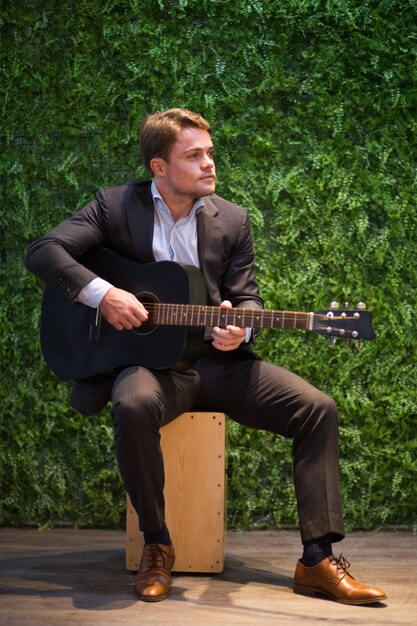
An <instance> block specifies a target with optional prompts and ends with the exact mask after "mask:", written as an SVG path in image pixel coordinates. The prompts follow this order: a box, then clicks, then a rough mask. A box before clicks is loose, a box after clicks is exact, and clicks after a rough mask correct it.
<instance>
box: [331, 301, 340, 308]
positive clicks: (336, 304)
mask: <svg viewBox="0 0 417 626" xmlns="http://www.w3.org/2000/svg"><path fill="white" fill-rule="evenodd" d="M330 308H331V309H338V308H339V303H338V302H337V300H332V301H331V302H330Z"/></svg>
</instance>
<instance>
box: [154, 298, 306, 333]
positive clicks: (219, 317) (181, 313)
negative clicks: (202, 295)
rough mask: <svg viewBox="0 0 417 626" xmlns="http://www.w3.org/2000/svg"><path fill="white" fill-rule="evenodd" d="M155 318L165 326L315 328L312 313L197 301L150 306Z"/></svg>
mask: <svg viewBox="0 0 417 626" xmlns="http://www.w3.org/2000/svg"><path fill="white" fill-rule="evenodd" d="M151 314H152V320H153V322H154V323H155V324H158V325H162V326H223V327H225V326H227V325H229V324H230V325H232V326H238V327H240V328H288V329H293V330H312V329H313V319H314V314H313V313H305V312H296V311H268V310H263V309H234V308H231V309H226V308H222V307H217V306H203V305H197V304H163V303H154V304H153V306H151Z"/></svg>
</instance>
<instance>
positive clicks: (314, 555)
mask: <svg viewBox="0 0 417 626" xmlns="http://www.w3.org/2000/svg"><path fill="white" fill-rule="evenodd" d="M331 555H332V543H331V535H324V537H319V539H312V540H311V541H306V542H305V544H304V551H303V556H302V557H301V559H300V561H301V563H302V564H303V565H305V567H312V566H313V565H317V563H320V561H323V560H324V559H325V558H327V557H329V556H331Z"/></svg>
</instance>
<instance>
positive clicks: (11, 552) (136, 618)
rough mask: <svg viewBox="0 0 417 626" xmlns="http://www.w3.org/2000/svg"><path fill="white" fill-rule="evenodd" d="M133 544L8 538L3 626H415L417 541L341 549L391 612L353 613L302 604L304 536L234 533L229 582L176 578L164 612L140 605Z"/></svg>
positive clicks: (361, 543) (359, 537)
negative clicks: (298, 577)
mask: <svg viewBox="0 0 417 626" xmlns="http://www.w3.org/2000/svg"><path fill="white" fill-rule="evenodd" d="M124 541H125V534H124V533H123V532H121V531H113V530H84V529H83V530H74V529H56V530H52V531H46V532H38V531H37V530H35V529H27V528H25V529H11V528H0V576H1V581H0V625H1V626H58V625H59V626H67V625H72V626H94V625H97V624H100V625H101V626H107V625H109V626H110V624H111V625H112V626H119V625H123V626H125V625H130V624H132V625H133V624H140V625H141V626H154V625H155V626H157V625H162V624H164V625H165V626H177V625H178V626H179V625H181V626H184V625H185V626H187V625H193V626H194V625H199V626H213V625H221V626H229V625H232V624H234V625H236V626H261V625H262V626H266V625H268V626H274V625H275V624H278V625H281V624H282V625H284V624H285V625H286V626H294V625H295V626H298V625H303V626H308V625H310V624H317V625H319V624H320V625H323V624H345V625H348V626H359V625H362V624H363V625H365V624H366V625H367V626H373V625H375V624H385V625H387V624H389V625H392V626H397V625H401V624H407V625H413V624H415V625H417V536H416V535H413V534H411V533H407V532H384V533H352V534H350V535H349V536H348V537H347V538H346V539H345V540H344V541H343V542H342V543H341V544H339V545H338V546H336V547H337V548H340V551H343V554H344V556H345V557H346V558H347V559H348V560H349V561H350V562H351V563H352V567H351V573H352V574H353V576H355V577H356V578H358V579H359V580H360V581H361V582H364V583H369V584H375V585H378V586H380V587H382V589H384V591H385V592H386V593H387V596H388V600H387V601H386V602H384V603H379V604H375V605H368V606H346V605H341V604H337V603H335V602H331V601H328V600H325V599H319V598H307V597H303V596H298V595H296V594H294V593H293V591H292V576H293V572H294V567H295V563H296V560H297V558H298V557H299V552H300V544H299V535H298V533H297V532H296V531H276V532H275V531H274V532H269V531H268V532H267V531H256V532H248V533H235V532H229V533H228V535H227V551H226V563H225V570H224V572H223V573H222V574H217V575H214V576H207V575H188V576H185V575H180V574H177V575H175V576H174V592H173V594H172V596H171V598H169V599H168V600H165V601H163V602H159V603H156V604H150V603H143V602H139V601H137V600H136V597H135V594H134V589H133V581H134V577H135V575H134V574H133V573H131V572H127V571H126V570H125V560H124Z"/></svg>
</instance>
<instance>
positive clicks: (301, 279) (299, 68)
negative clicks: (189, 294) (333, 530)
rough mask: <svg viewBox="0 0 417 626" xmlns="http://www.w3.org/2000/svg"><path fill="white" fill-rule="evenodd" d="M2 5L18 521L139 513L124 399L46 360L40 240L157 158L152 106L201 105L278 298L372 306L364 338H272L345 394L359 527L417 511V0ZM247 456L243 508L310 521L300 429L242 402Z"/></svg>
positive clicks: (7, 353)
mask: <svg viewBox="0 0 417 626" xmlns="http://www.w3.org/2000/svg"><path fill="white" fill-rule="evenodd" d="M0 20H1V81H2V89H1V93H2V96H1V98H2V102H1V128H0V134H1V154H0V167H1V174H2V194H1V195H2V198H1V200H2V201H1V204H0V228H1V231H0V253H1V268H0V273H1V283H0V329H1V330H0V332H1V345H0V363H1V380H0V401H1V412H0V432H1V439H0V459H1V468H0V523H2V524H30V523H35V524H38V525H40V526H49V525H54V524H57V523H63V522H65V523H72V524H78V525H81V524H83V525H96V526H97V525H103V526H104V525H106V526H118V525H120V524H122V523H123V515H124V494H123V487H122V484H121V481H120V478H119V476H118V471H117V468H116V463H115V458H114V451H113V441H112V426H111V421H110V417H109V413H108V411H103V412H102V413H101V414H100V415H98V416H95V417H93V418H88V419H87V418H84V417H82V416H80V415H79V414H77V413H75V412H74V411H72V410H71V409H70V408H69V407H68V402H67V400H68V386H67V384H66V383H64V382H62V381H59V380H57V379H56V378H55V377H54V376H53V375H52V374H51V373H50V372H49V371H48V370H47V368H46V366H45V365H44V363H43V361H42V358H41V354H40V348H39V340H38V323H39V308H40V300H41V294H42V286H41V285H40V284H39V283H38V281H37V280H36V279H35V278H34V277H33V276H31V275H30V274H28V273H27V272H26V271H25V269H24V268H23V264H22V260H23V256H24V253H25V250H26V248H27V246H28V244H29V243H30V242H31V241H32V240H33V239H35V238H36V237H38V236H39V235H41V234H43V233H44V232H45V231H46V230H48V229H49V228H50V227H51V226H53V225H54V224H56V223H57V222H58V221H60V220H61V219H63V218H64V217H65V216H67V215H69V214H71V213H73V212H74V211H75V210H76V209H77V208H79V207H80V206H82V205H83V204H84V203H85V202H86V201H87V200H89V199H90V198H91V197H92V196H93V195H94V193H95V192H96V190H97V189H98V188H100V187H101V186H109V185H112V184H119V183H121V182H125V181H127V180H134V179H138V178H141V177H143V176H144V171H143V169H142V167H141V164H140V162H139V157H138V139H137V135H138V125H139V122H140V120H141V119H142V117H143V116H144V115H145V114H147V113H149V112H150V111H153V110H156V109H163V108H168V107H171V106H186V107H188V108H190V109H193V110H196V111H199V112H201V113H202V114H203V115H205V116H206V117H207V118H208V119H209V120H210V121H211V122H212V124H213V126H214V129H215V131H214V140H215V143H216V149H217V165H218V174H219V184H218V192H219V193H220V194H221V195H224V196H225V197H227V198H228V199H230V200H233V201H235V202H237V203H240V204H242V205H243V206H245V207H246V208H247V209H248V210H249V212H250V215H251V218H252V223H253V229H254V235H255V242H256V249H257V266H258V276H259V281H260V284H261V289H262V294H263V296H264V298H265V301H266V305H267V306H268V307H270V308H279V309H281V308H286V309H294V310H316V309H321V308H323V307H326V306H328V304H329V302H330V301H331V300H332V299H337V300H339V301H340V302H342V303H344V302H345V301H347V302H349V303H350V304H351V305H355V304H356V302H357V301H358V300H364V301H365V302H366V303H367V305H368V307H369V308H370V309H371V310H372V311H373V316H374V318H373V319H374V326H375V329H376V331H377V335H378V337H377V340H376V341H375V342H372V343H368V344H367V345H365V346H364V347H363V348H362V349H361V350H358V349H357V348H356V347H354V346H353V345H348V346H339V345H338V346H330V345H329V344H328V343H327V342H326V341H325V340H324V339H323V338H322V337H319V336H318V335H315V334H309V333H296V332H294V333H291V332H282V331H281V332H280V331H274V332H272V331H271V332H263V333H262V335H261V337H260V339H259V340H258V343H257V350H258V351H259V353H261V354H262V355H263V356H264V357H265V358H266V359H269V360H271V361H273V362H275V363H278V364H280V365H282V366H284V367H288V368H290V369H292V370H293V371H295V372H297V373H299V374H300V375H302V376H305V377H306V378H307V379H309V380H310V381H311V382H312V383H314V384H315V385H317V386H319V387H320V388H322V389H323V390H325V391H326V392H328V393H330V394H331V395H333V396H334V397H335V399H336V400H337V403H338V406H339V409H340V431H341V432H340V434H341V477H342V489H343V500H344V506H345V514H346V522H347V526H348V528H381V527H385V528H387V527H392V526H398V525H403V526H407V527H412V528H414V527H415V524H416V508H417V504H416V503H417V465H416V457H417V436H416V426H415V423H416V413H417V392H416V383H417V367H416V332H415V322H414V319H415V310H416V291H417V269H416V267H417V264H416V250H415V248H416V243H415V242H416V235H417V214H416V200H415V198H416V156H417V145H416V144H417V142H416V130H417V122H416V111H417V3H416V2H415V1H414V0H410V1H400V0H381V1H376V0H375V1H373V0H368V1H354V0H343V1H342V0H281V1H279V0H275V1H274V0H273V1H271V0H198V1H197V0H105V1H103V0H66V1H64V0H28V1H27V2H24V3H20V2H17V1H16V0H15V1H14V2H13V1H11V0H9V2H7V1H6V2H5V3H4V4H3V5H2V8H1V9H0ZM229 457H230V463H231V465H232V468H233V473H232V476H231V478H230V479H229V488H228V489H229V503H228V511H229V525H230V526H231V527H235V528H248V527H253V526H256V527H269V528H276V527H280V526H283V525H287V524H291V525H294V524H296V522H297V517H296V506H295V498H294V490H293V486H292V467H291V443H290V442H288V441H285V440H282V439H279V438H276V437H274V436H272V435H270V434H265V433H259V432H254V431H250V430H244V429H242V428H241V427H239V426H237V425H235V424H232V423H230V424H229Z"/></svg>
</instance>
